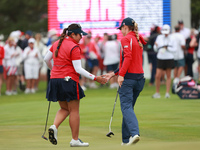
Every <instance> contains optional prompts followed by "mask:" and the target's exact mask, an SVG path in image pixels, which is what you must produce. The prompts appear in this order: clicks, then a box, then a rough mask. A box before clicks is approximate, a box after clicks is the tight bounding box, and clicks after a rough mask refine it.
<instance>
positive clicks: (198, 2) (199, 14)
mask: <svg viewBox="0 0 200 150" xmlns="http://www.w3.org/2000/svg"><path fill="white" fill-rule="evenodd" d="M191 14H192V19H191V22H192V27H194V28H196V29H198V28H199V27H200V0H191Z"/></svg>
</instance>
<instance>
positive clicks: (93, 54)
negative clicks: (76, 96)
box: [89, 36, 101, 89]
mask: <svg viewBox="0 0 200 150" xmlns="http://www.w3.org/2000/svg"><path fill="white" fill-rule="evenodd" d="M99 39H100V37H99V36H96V37H95V38H94V41H93V42H91V43H90V44H89V58H90V61H91V66H92V67H91V69H92V70H91V73H92V74H94V75H95V76H96V75H97V72H98V70H99V59H100V58H101V57H100V48H99V45H98V42H99ZM89 87H90V88H94V89H95V88H97V85H96V84H95V82H94V81H93V80H92V81H90V85H89Z"/></svg>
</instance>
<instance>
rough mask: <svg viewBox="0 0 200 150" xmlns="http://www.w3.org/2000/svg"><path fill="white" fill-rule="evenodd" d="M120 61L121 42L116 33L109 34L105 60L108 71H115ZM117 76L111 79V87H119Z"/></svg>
mask: <svg viewBox="0 0 200 150" xmlns="http://www.w3.org/2000/svg"><path fill="white" fill-rule="evenodd" d="M119 61H120V43H119V41H117V39H116V35H112V36H109V38H108V41H107V42H106V43H105V44H104V60H103V64H104V66H106V70H107V73H110V72H113V71H115V70H116V69H117V68H118V65H119ZM117 87H118V83H117V76H116V77H113V78H111V79H110V89H113V88H117Z"/></svg>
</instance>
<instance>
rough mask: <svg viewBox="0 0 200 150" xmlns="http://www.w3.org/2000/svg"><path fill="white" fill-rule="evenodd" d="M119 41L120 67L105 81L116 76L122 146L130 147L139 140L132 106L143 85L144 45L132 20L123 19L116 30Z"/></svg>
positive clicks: (107, 76) (108, 75)
mask: <svg viewBox="0 0 200 150" xmlns="http://www.w3.org/2000/svg"><path fill="white" fill-rule="evenodd" d="M118 29H120V30H121V32H122V34H123V36H124V37H123V38H122V39H121V47H122V50H121V53H120V65H119V69H117V70H116V71H114V72H112V73H109V74H106V75H105V77H106V78H107V79H110V78H112V77H113V76H115V75H118V84H119V86H120V88H119V97H120V104H121V111H122V115H123V120H122V145H131V144H134V143H137V142H138V141H139V140H140V134H139V126H138V120H137V117H136V115H135V112H134V106H135V103H136V100H137V97H138V96H139V94H140V92H141V91H142V89H143V87H144V83H145V79H144V71H143V67H142V53H143V45H142V44H146V42H145V41H144V39H143V38H142V36H140V35H139V34H138V25H137V23H136V22H135V21H134V20H133V19H132V18H125V19H124V20H123V21H122V24H121V26H120V27H119V28H118Z"/></svg>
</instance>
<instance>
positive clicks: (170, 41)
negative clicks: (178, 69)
mask: <svg viewBox="0 0 200 150" xmlns="http://www.w3.org/2000/svg"><path fill="white" fill-rule="evenodd" d="M161 33H162V34H161V35H158V37H157V39H156V41H155V44H154V50H155V51H157V52H158V54H157V68H156V80H155V82H156V93H155V94H154V95H153V96H152V98H160V97H161V96H160V80H161V77H162V75H163V74H164V73H166V77H167V81H166V94H165V98H170V94H169V91H170V86H171V70H172V69H173V68H174V53H175V51H176V45H175V40H174V38H173V36H171V35H170V26H169V25H168V24H165V25H163V27H162V30H161Z"/></svg>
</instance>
